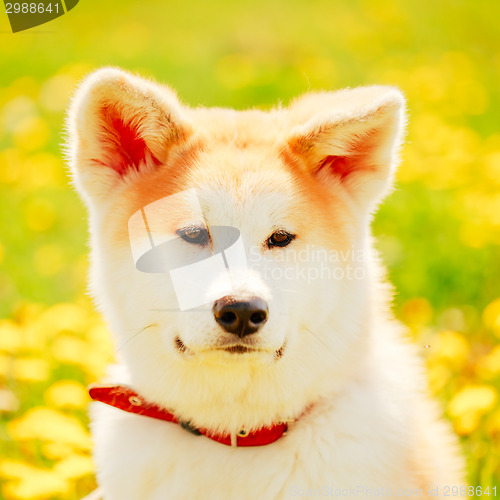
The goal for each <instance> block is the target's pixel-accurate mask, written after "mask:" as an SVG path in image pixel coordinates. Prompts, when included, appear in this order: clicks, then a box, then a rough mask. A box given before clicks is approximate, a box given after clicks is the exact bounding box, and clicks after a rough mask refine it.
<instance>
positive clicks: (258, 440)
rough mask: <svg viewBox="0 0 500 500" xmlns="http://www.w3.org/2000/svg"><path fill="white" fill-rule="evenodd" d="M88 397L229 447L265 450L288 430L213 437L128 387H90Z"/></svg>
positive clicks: (280, 427) (275, 427) (282, 426)
mask: <svg viewBox="0 0 500 500" xmlns="http://www.w3.org/2000/svg"><path fill="white" fill-rule="evenodd" d="M89 394H90V397H91V398H92V399H94V400H95V401H100V402H101V403H106V404H108V405H110V406H113V407H115V408H118V409H120V410H123V411H127V412H129V413H136V414H138V415H143V416H145V417H152V418H157V419H159V420H165V421H167V422H174V423H178V424H180V425H181V426H182V427H183V428H184V429H186V430H188V431H190V432H192V433H193V434H198V435H200V434H203V435H204V436H206V437H208V438H210V439H213V440H214V441H217V442H218V443H222V444H225V445H227V446H263V445H266V444H271V443H274V441H277V440H278V439H279V438H280V437H281V436H283V435H284V434H285V433H286V430H287V427H288V426H287V424H286V423H285V422H278V423H277V424H274V425H273V426H271V427H261V428H260V429H257V430H256V431H252V432H246V431H245V430H244V429H242V430H241V431H240V432H238V433H237V434H234V435H230V434H214V433H212V432H211V431H209V430H208V429H197V428H194V427H192V426H191V425H190V424H189V423H186V422H180V421H179V420H178V419H177V418H176V417H175V416H174V414H173V413H170V412H169V411H168V410H166V409H164V408H161V407H160V406H157V405H155V404H153V403H148V402H147V401H145V400H144V399H143V398H142V397H141V396H139V395H138V394H137V393H136V392H135V391H134V390H132V389H131V388H130V387H127V386H125V385H91V386H90V387H89Z"/></svg>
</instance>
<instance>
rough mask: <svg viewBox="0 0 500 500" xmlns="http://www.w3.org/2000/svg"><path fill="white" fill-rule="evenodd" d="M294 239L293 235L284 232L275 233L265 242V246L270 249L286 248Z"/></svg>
mask: <svg viewBox="0 0 500 500" xmlns="http://www.w3.org/2000/svg"><path fill="white" fill-rule="evenodd" d="M294 239H295V235H294V234H290V233H287V232H286V231H276V232H275V233H273V234H272V235H271V236H270V237H269V239H268V240H267V246H268V247H269V248H272V247H286V246H287V245H289V244H290V243H291V242H292V241H293V240H294Z"/></svg>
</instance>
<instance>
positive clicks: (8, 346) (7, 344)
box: [0, 319, 23, 353]
mask: <svg viewBox="0 0 500 500" xmlns="http://www.w3.org/2000/svg"><path fill="white" fill-rule="evenodd" d="M22 345H23V340H22V333H21V328H20V327H19V325H17V324H16V323H14V322H13V321H12V320H10V319H3V320H0V351H3V352H10V353H15V352H18V351H19V350H20V349H21V347H22Z"/></svg>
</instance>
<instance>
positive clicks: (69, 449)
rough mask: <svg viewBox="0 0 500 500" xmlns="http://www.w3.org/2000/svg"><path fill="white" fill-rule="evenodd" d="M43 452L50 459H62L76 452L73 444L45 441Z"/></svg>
mask: <svg viewBox="0 0 500 500" xmlns="http://www.w3.org/2000/svg"><path fill="white" fill-rule="evenodd" d="M42 453H43V455H44V456H45V457H46V458H48V459H49V460H60V459H61V458H66V457H68V456H69V455H71V454H73V453H74V448H73V446H71V445H69V444H67V443H53V442H48V443H43V444H42Z"/></svg>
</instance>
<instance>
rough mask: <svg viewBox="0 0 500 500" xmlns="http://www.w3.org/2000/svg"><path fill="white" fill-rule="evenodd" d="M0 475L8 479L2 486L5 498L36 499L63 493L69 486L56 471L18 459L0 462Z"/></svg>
mask: <svg viewBox="0 0 500 500" xmlns="http://www.w3.org/2000/svg"><path fill="white" fill-rule="evenodd" d="M0 476H2V477H4V478H5V479H7V480H8V481H7V483H6V484H5V486H4V488H3V491H4V493H5V494H6V495H7V498H15V499H19V500H36V499H41V498H46V497H52V496H54V495H59V494H65V493H67V492H68V491H69V488H70V484H69V482H68V480H67V479H66V478H64V477H63V476H62V475H60V474H58V473H57V472H55V471H51V470H47V469H40V468H38V467H33V466H31V465H28V464H25V463H23V462H19V461H13V460H4V461H3V462H0Z"/></svg>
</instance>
